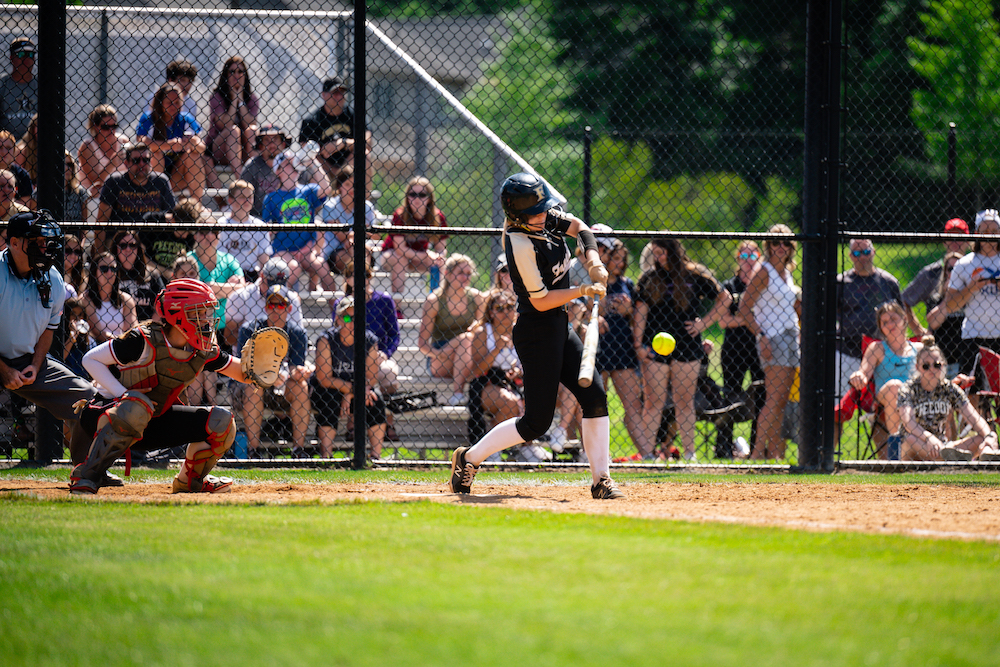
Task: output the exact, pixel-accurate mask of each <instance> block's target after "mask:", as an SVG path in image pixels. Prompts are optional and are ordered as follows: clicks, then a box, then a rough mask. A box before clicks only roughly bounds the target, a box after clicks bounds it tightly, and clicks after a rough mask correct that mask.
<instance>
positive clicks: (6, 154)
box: [0, 130, 35, 205]
mask: <svg viewBox="0 0 1000 667" xmlns="http://www.w3.org/2000/svg"><path fill="white" fill-rule="evenodd" d="M16 147H17V140H16V139H15V138H14V135H13V134H11V133H10V132H8V131H7V130H0V169H6V170H8V171H10V172H11V173H12V174H14V180H15V181H16V182H17V191H16V193H15V197H16V198H17V200H18V201H19V202H21V203H22V204H24V203H25V202H31V201H34V196H35V192H34V185H33V184H32V182H31V174H29V173H28V172H26V171H25V170H24V167H22V166H21V165H19V164H17V163H16V162H14V155H15V149H16ZM25 205H27V204H25Z"/></svg>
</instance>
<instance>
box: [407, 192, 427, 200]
mask: <svg viewBox="0 0 1000 667" xmlns="http://www.w3.org/2000/svg"><path fill="white" fill-rule="evenodd" d="M406 196H407V197H410V198H412V199H427V198H428V197H430V195H429V194H428V193H426V192H407V193H406Z"/></svg>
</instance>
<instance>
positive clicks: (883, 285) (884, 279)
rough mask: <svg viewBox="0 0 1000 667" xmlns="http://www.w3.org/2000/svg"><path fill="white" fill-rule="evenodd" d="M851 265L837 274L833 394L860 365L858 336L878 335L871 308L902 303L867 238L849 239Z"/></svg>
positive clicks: (893, 281)
mask: <svg viewBox="0 0 1000 667" xmlns="http://www.w3.org/2000/svg"><path fill="white" fill-rule="evenodd" d="M849 249H850V258H851V264H853V265H854V267H853V268H852V269H850V270H848V271H845V272H844V273H841V274H839V275H838V276H837V351H836V353H835V354H834V357H835V359H836V365H837V377H838V380H837V396H838V397H841V396H843V395H844V394H845V393H847V391H848V390H850V388H851V375H852V374H853V373H854V371H855V370H857V368H858V366H859V365H860V364H861V354H862V352H864V349H863V348H862V339H863V338H864V337H865V336H869V337H871V338H877V337H878V321H877V320H876V319H875V309H876V308H878V307H879V306H880V305H882V304H883V303H885V302H886V301H897V302H899V303H900V305H902V303H903V297H902V294H901V293H900V289H899V281H898V280H896V277H895V276H893V275H892V274H891V273H889V272H888V271H886V270H884V269H880V268H878V267H876V266H875V254H876V253H875V245H874V244H873V243H872V242H871V240H870V239H851V242H850V246H849Z"/></svg>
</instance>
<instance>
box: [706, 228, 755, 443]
mask: <svg viewBox="0 0 1000 667" xmlns="http://www.w3.org/2000/svg"><path fill="white" fill-rule="evenodd" d="M759 263H760V248H759V247H758V246H757V244H756V243H754V242H753V241H742V242H741V243H740V245H739V247H738V248H737V249H736V265H737V270H736V274H735V275H734V276H733V277H732V278H730V279H729V280H727V281H725V282H723V283H722V287H723V288H724V289H725V290H726V291H728V292H729V295H730V296H731V297H732V299H733V303H732V305H731V306H730V307H729V310H728V311H727V312H726V313H723V315H722V317H720V318H719V326H720V327H722V328H723V330H724V331H725V336H724V337H723V339H722V351H721V356H720V359H721V362H722V381H723V385H724V387H725V392H726V400H727V401H728V403H729V404H730V405H732V404H734V403H736V402H739V401H743V402H744V403H745V404H749V403H750V402H751V401H753V402H754V403H755V404H754V405H746V408H747V410H746V411H748V412H749V413H750V414H751V415H752V416H753V425H752V426H751V429H750V430H751V432H750V442H754V441H755V440H756V438H757V415H758V414H759V413H760V409H761V408H762V407H763V405H764V392H763V385H764V369H763V368H762V367H761V365H760V354H759V353H758V351H757V337H756V336H755V335H754V333H753V331H751V330H750V328H749V327H748V326H747V322H746V321H745V320H744V319H743V318H742V317H740V315H739V304H740V298H742V295H743V293H744V292H745V291H746V288H747V285H748V284H749V283H750V276H751V275H752V274H753V272H754V269H756V268H757V266H758V265H759ZM748 372H749V373H750V382H751V383H754V382H758V383H760V384H759V387H760V390H753V389H751V390H750V391H746V392H745V391H744V389H743V380H744V378H745V377H746V374H747V373H748ZM752 386H753V385H752V384H751V387H752ZM739 442H740V444H741V445H743V447H740V448H739V451H736V450H735V449H734V445H736V444H737V443H736V442H734V441H733V422H732V419H729V418H724V419H722V420H720V421H718V422H716V427H715V456H716V458H720V459H731V458H733V456H734V454H736V455H739V456H743V457H745V456H748V455H749V453H750V447H749V445H747V444H746V442H745V441H739ZM744 447H745V449H744Z"/></svg>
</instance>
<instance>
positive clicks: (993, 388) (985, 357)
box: [973, 346, 1000, 424]
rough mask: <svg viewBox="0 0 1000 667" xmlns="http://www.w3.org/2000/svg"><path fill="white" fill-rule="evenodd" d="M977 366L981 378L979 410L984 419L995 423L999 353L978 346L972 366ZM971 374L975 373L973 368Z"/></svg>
mask: <svg viewBox="0 0 1000 667" xmlns="http://www.w3.org/2000/svg"><path fill="white" fill-rule="evenodd" d="M977 367H978V368H979V371H980V372H979V376H980V377H981V378H982V380H983V384H982V388H981V389H980V390H979V392H978V395H979V411H980V413H982V415H983V417H984V418H985V419H986V421H988V422H990V423H991V424H995V423H996V422H997V417H998V412H1000V354H997V353H996V352H994V351H993V350H991V349H990V348H988V347H982V346H980V347H979V354H977V355H976V364H975V366H974V367H973V368H977ZM973 374H974V375H975V370H973Z"/></svg>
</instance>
